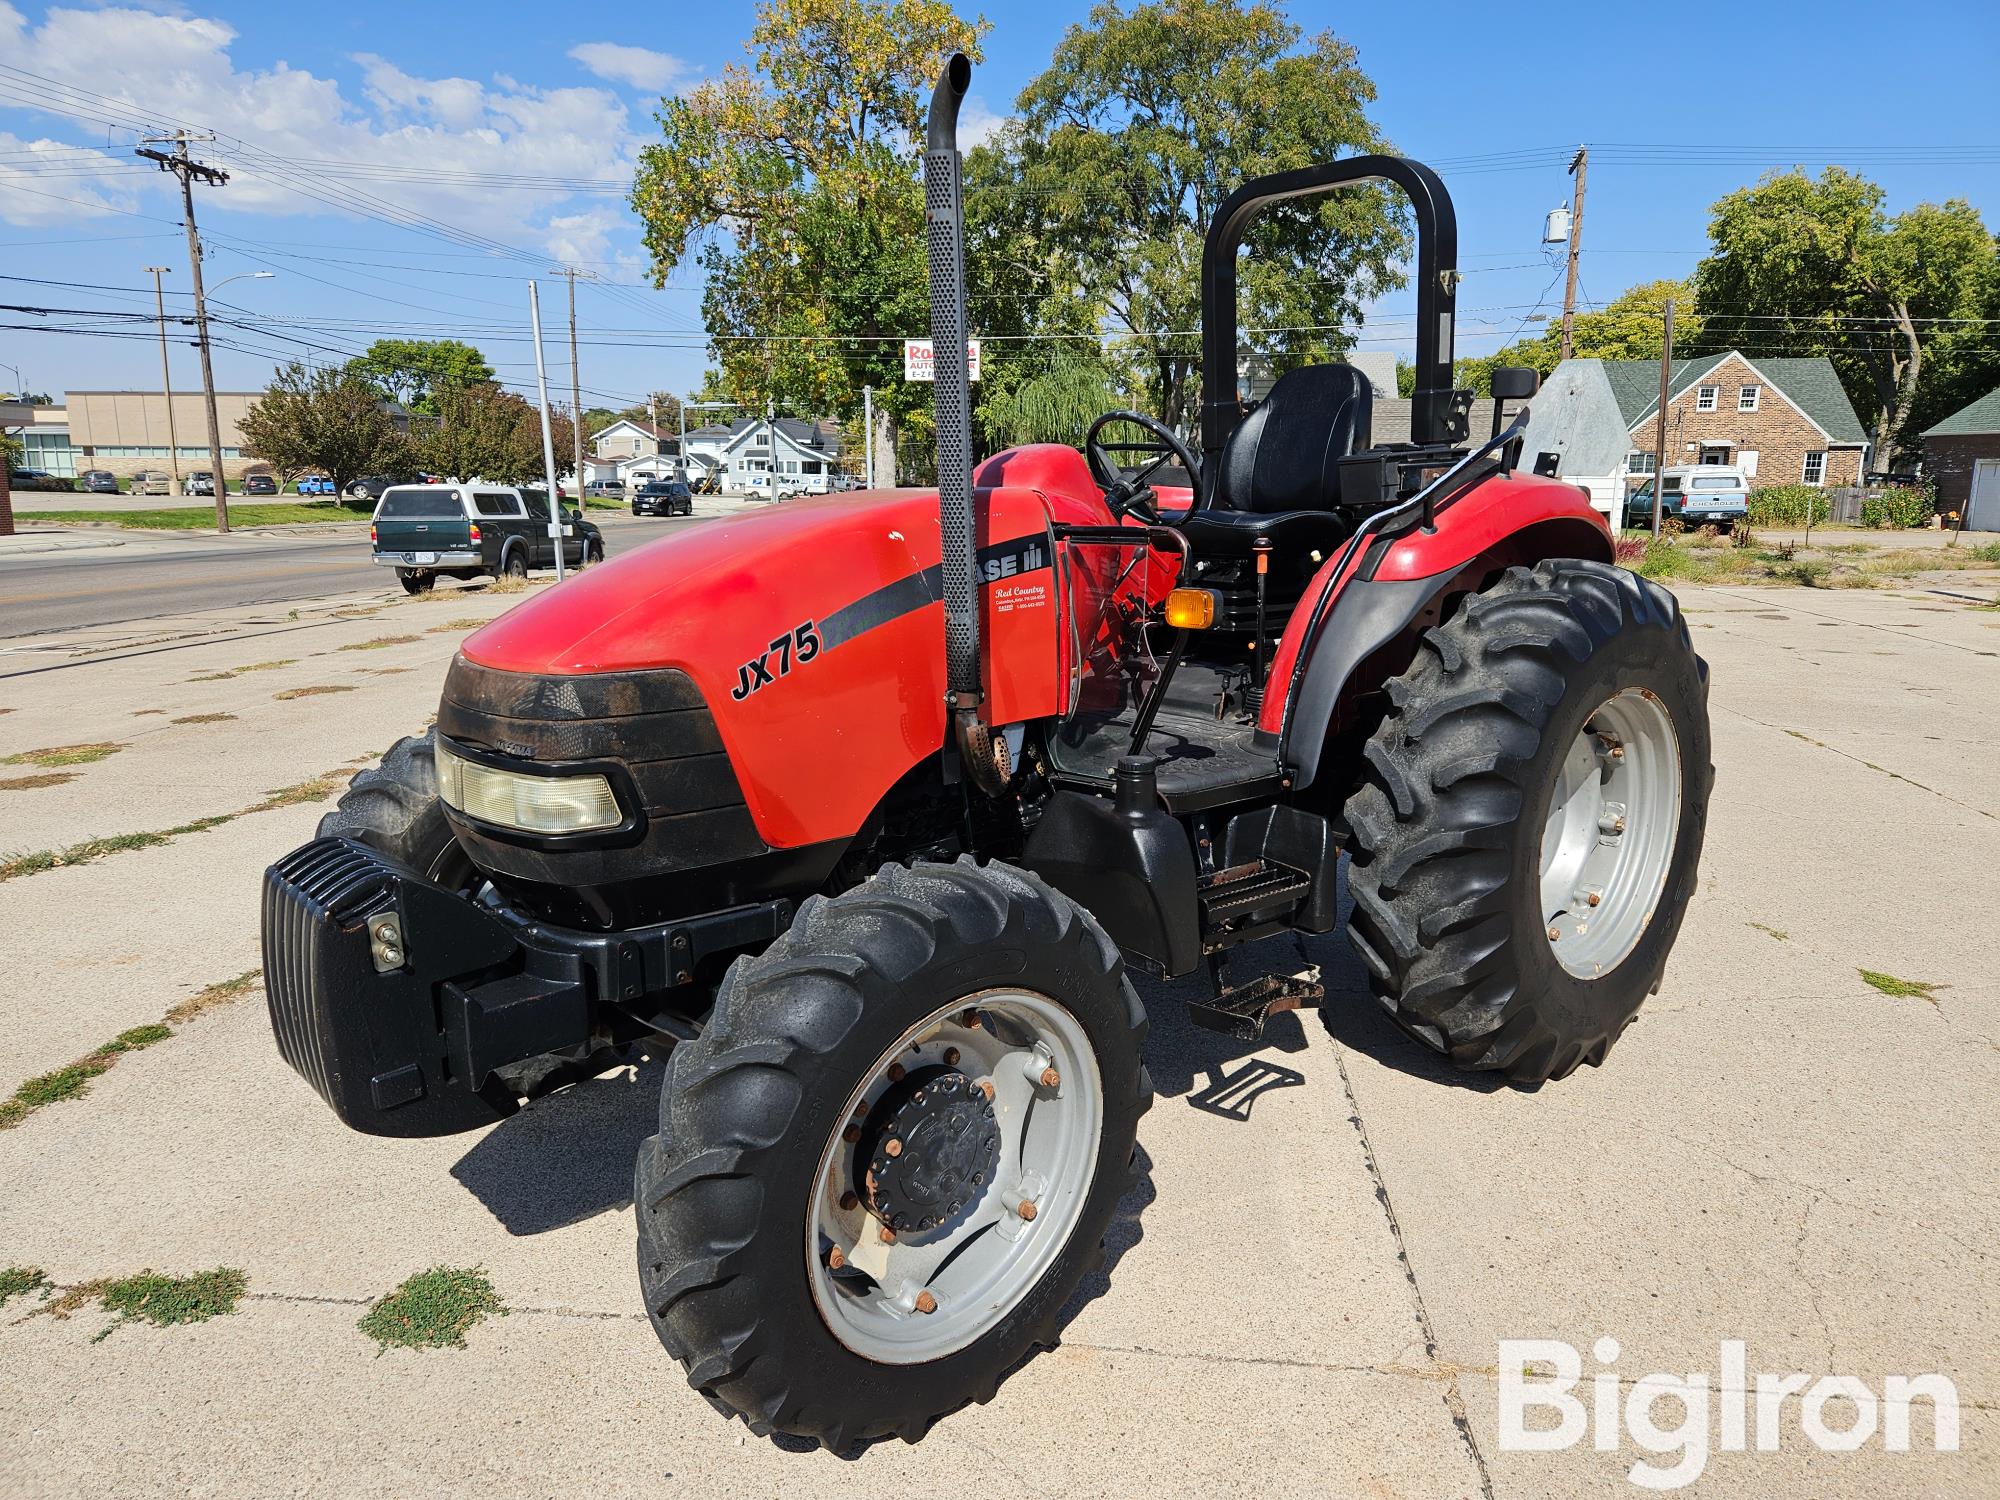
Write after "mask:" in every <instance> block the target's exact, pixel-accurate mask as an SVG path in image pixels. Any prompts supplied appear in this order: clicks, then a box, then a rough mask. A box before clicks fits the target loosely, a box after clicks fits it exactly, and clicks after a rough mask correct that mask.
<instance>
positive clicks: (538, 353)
mask: <svg viewBox="0 0 2000 1500" xmlns="http://www.w3.org/2000/svg"><path fill="white" fill-rule="evenodd" d="M528 321H529V322H530V323H532V324H533V325H534V330H535V394H536V395H537V396H539V397H540V398H541V408H542V469H543V472H545V473H546V474H547V475H548V477H549V540H550V541H552V542H554V543H555V548H556V582H557V583H561V582H562V581H563V531H564V529H565V527H564V522H563V508H562V492H561V491H560V490H558V489H557V488H556V449H555V441H554V439H553V438H551V437H550V435H549V372H548V370H547V369H546V368H545V367H544V366H543V364H542V290H541V288H540V287H539V286H538V285H536V284H535V283H534V282H533V281H530V282H529V283H528Z"/></svg>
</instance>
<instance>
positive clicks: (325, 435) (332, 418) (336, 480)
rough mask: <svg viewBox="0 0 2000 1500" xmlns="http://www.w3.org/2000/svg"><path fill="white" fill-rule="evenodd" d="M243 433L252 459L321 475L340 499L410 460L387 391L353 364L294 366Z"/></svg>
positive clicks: (276, 378)
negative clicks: (387, 406) (368, 477)
mask: <svg viewBox="0 0 2000 1500" xmlns="http://www.w3.org/2000/svg"><path fill="white" fill-rule="evenodd" d="M237 429H238V431H240V432H241V433H242V434H243V451H244V452H245V453H246V454H248V455H249V456H250V457H252V458H261V459H263V460H264V461H265V462H266V463H268V464H269V465H270V466H271V467H272V468H273V469H276V470H277V471H278V473H279V474H281V475H283V476H285V477H286V478H291V477H292V476H294V475H297V474H303V473H305V472H307V471H308V470H318V471H319V472H321V473H323V474H325V475H326V476H327V477H328V478H329V479H331V480H332V481H333V486H334V492H335V493H336V494H345V493H346V492H347V487H348V485H349V484H351V483H353V482H354V481H355V480H357V479H359V478H361V476H362V475H364V474H373V473H378V472H380V471H382V470H384V469H394V468H397V467H399V466H401V465H402V464H403V463H404V462H405V461H406V451H405V450H406V443H405V439H404V436H403V434H402V433H401V432H400V431H398V430H397V427H396V423H395V421H394V419H393V418H392V417H391V416H390V415H389V413H388V412H387V411H385V410H384V409H383V405H382V393H381V391H380V390H379V389H378V388H377V387H376V386H375V385H374V383H373V382H372V381H370V380H368V379H366V378H365V377H363V376H362V375H361V374H360V373H358V372H357V371H355V370H354V369H353V367H352V366H351V365H350V366H348V367H346V368H343V369H334V368H330V367H326V366H321V367H319V368H317V369H307V368H306V367H305V366H304V365H302V364H298V363H296V362H294V363H292V364H289V365H286V366H285V367H284V368H283V369H281V370H279V371H278V372H277V373H276V374H275V375H273V376H272V378H271V383H270V385H269V386H267V387H266V388H265V391H264V394H263V395H262V396H260V397H258V398H257V400H256V401H255V402H253V403H252V404H251V406H250V409H249V410H248V411H247V412H245V413H244V415H243V418H242V420H241V421H240V422H238V423H237Z"/></svg>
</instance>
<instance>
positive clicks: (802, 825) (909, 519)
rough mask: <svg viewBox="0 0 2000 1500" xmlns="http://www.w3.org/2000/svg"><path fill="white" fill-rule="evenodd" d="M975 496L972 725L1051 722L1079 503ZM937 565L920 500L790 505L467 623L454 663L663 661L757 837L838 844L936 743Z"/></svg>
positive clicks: (892, 496)
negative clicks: (1062, 534)
mask: <svg viewBox="0 0 2000 1500" xmlns="http://www.w3.org/2000/svg"><path fill="white" fill-rule="evenodd" d="M984 473H985V471H984V470H982V475H983V474H984ZM1092 498H1095V497H1094V494H1093V497H1092ZM974 501H975V503H974V515H975V520H976V523H977V524H976V540H977V545H978V568H977V576H978V578H979V579H980V585H981V586H980V591H979V595H980V609H981V615H982V621H981V640H982V642H983V643H984V656H985V671H986V694H987V703H986V709H985V712H986V715H987V717H988V719H989V721H990V722H991V723H994V724H996V725H1004V724H1012V723H1017V722H1020V721H1023V720H1029V719H1036V718H1042V717H1046V716H1048V715H1050V714H1056V713H1060V712H1062V711H1063V710H1064V708H1065V706H1066V701H1067V692H1068V687H1067V674H1066V670H1065V655H1064V653H1065V650H1066V647H1065V643H1064V639H1063V638H1064V636H1065V634H1066V632H1065V631H1063V630H1060V629H1059V628H1058V622H1059V620H1060V618H1061V616H1060V598H1059V595H1060V588H1059V583H1058V577H1057V567H1056V561H1057V552H1056V542H1055V537H1054V534H1053V523H1054V521H1055V519H1057V518H1058V515H1060V518H1061V519H1066V520H1067V519H1087V518H1089V507H1088V506H1087V505H1079V503H1078V502H1076V501H1074V500H1072V499H1070V498H1068V497H1067V496H1056V497H1054V498H1053V499H1052V498H1051V497H1050V496H1049V494H1048V493H1047V492H1045V491H1044V490H1042V489H1039V488H1033V487H1029V486H1026V485H1011V484H1003V485H999V486H995V487H990V488H982V489H979V490H977V491H975V496H974ZM1096 511H1097V516H1098V517H1099V518H1102V517H1103V516H1104V511H1103V507H1102V503H1101V501H1100V502H1098V504H1097V506H1096ZM1099 523H1100V524H1101V520H1100V522H1099ZM939 556H940V542H939V527H938V501H937V493H936V491H935V490H874V491H864V492H862V493H858V494H851V495H837V496H827V497H824V498H820V499H811V500H788V501H784V502H780V503H777V504H773V505H772V506H770V508H769V509H759V510H754V511H749V512H746V513H744V514H741V515H738V516H732V517H728V518H726V519H720V520H714V521H710V522H707V523H705V524H703V525H700V526H696V527H691V528H688V529H685V530H682V531H679V532H676V533H675V534H673V535H671V536H666V537H662V538H660V539H659V540H658V541H654V542H650V543H648V544H646V545H644V546H642V547H639V548H637V549H635V550H634V551H631V552H628V553H624V554H622V555H621V556H618V557H616V558H613V559H611V560H610V561H608V562H605V563H601V564H599V565H598V566H596V567H593V568H590V569H588V570H586V571H584V572H582V573H579V574H577V575H575V576H573V577H572V578H570V579H569V580H568V581H566V582H564V583H563V584H561V585H559V586H558V587H555V588H552V589H549V590H547V591H546V592H544V593H541V594H538V595H537V596H535V597H534V598H532V599H529V600H528V601H526V602H524V603H523V604H521V605H519V606H518V607H516V608H515V609H513V610H511V611H509V612H508V613H507V614H505V615H503V616H501V617H500V618H499V619H498V620H495V621H494V622H493V623H492V624H490V625H487V626H485V627H484V628H483V629H481V630H478V631H476V632H474V633H473V634H472V635H471V636H470V637H468V638H467V640H466V641H465V644H464V646H463V647H462V648H461V649H462V655H463V657H464V659H465V661H466V662H467V663H469V664H471V665H472V666H474V667H477V668H484V669H487V670H488V671H490V672H496V673H510V674H523V675H530V676H539V677H542V678H547V679H556V680H562V679H571V680H574V679H584V678H591V677H599V676H607V675H610V674H633V673H651V672H658V671H662V670H671V671H672V672H674V673H677V674H679V675H680V676H681V677H682V678H684V679H685V680H686V682H687V684H688V685H689V687H690V688H691V690H692V691H693V692H694V693H696V694H698V695H699V700H700V702H702V703H703V704H705V705H706V709H707V711H708V713H709V714H710V715H712V716H713V720H714V733H715V735H716V737H717V738H718V739H719V740H720V746H721V749H722V750H723V751H725V752H726V753H727V755H728V757H729V766H730V768H731V769H733V771H734V773H735V779H736V781H737V783H738V784H739V785H740V787H741V791H742V797H743V802H744V804H745V806H746V807H747V809H748V812H749V815H750V818H751V820H752V822H753V823H754V825H755V828H756V832H757V835H758V837H759V838H760V839H761V840H762V841H763V843H764V844H765V845H767V846H768V847H770V848H772V849H786V848H797V847H800V846H803V845H807V844H815V843H820V842H823V841H826V840H830V839H840V838H846V837H849V836H851V835H853V834H854V833H855V832H856V831H857V830H858V829H859V828H860V826H861V824H862V822H863V821H864V820H865V819H866V818H867V816H868V814H869V813H870V812H871V811H872V810H873V809H874V808H875V807H876V805H877V804H878V803H879V802H880V801H881V799H882V797H883V796H884V795H885V794H886V793H887V792H888V791H889V789H890V788H891V787H892V786H893V785H894V784H895V783H896V781H897V780H898V779H899V778H900V777H901V776H902V775H903V774H904V773H905V772H906V771H908V770H909V769H910V768H911V767H912V766H914V765H916V764H917V763H918V762H920V761H922V760H924V759H925V758H926V757H928V756H930V755H933V754H935V753H936V752H937V751H938V749H939V748H940V747H941V746H942V745H943V743H944V738H945V726H946V713H945V702H944V695H945V672H944V608H943V604H942V602H941V598H942V591H941V586H940V576H941V568H940V563H939ZM627 680H629V678H628V679H627ZM573 685H574V686H578V687H581V686H583V685H584V684H582V683H581V682H574V683H573Z"/></svg>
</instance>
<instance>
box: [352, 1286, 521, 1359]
mask: <svg viewBox="0 0 2000 1500" xmlns="http://www.w3.org/2000/svg"><path fill="white" fill-rule="evenodd" d="M506 1311H507V1309H506V1308H504V1307H502V1306H501V1305H500V1294H499V1293H498V1292H496V1291H494V1290H493V1283H492V1282H490V1281H488V1280H487V1279H486V1273H485V1272H484V1271H482V1270H480V1269H479V1268H478V1267H476V1266H475V1267H472V1268H471V1269H465V1268H462V1267H457V1266H433V1267H432V1268H431V1269H430V1270H428V1271H419V1272H418V1273H417V1274H416V1275H414V1276H412V1277H411V1278H410V1279H409V1280H407V1281H405V1282H404V1283H403V1284H402V1285H401V1286H399V1287H397V1288H396V1290H395V1291H393V1292H391V1293H389V1295H388V1296H386V1297H384V1298H382V1299H381V1300H380V1301H379V1302H377V1303H376V1304H375V1305H374V1306H373V1307H371V1308H369V1309H368V1311H367V1312H366V1313H365V1314H363V1315H362V1318H361V1322H360V1323H359V1325H358V1326H359V1327H360V1329H361V1331H362V1332H363V1333H365V1334H367V1335H368V1337H370V1338H371V1339H373V1340H375V1342H376V1343H378V1344H380V1345H381V1346H382V1347H383V1348H384V1349H445V1348H451V1349H463V1348H464V1347H465V1335H466V1332H467V1330H469V1329H470V1328H471V1327H472V1326H473V1325H474V1324H475V1323H478V1322H479V1321H481V1320H482V1319H484V1318H486V1317H488V1316H490V1315H494V1314H504V1313H505V1312H506Z"/></svg>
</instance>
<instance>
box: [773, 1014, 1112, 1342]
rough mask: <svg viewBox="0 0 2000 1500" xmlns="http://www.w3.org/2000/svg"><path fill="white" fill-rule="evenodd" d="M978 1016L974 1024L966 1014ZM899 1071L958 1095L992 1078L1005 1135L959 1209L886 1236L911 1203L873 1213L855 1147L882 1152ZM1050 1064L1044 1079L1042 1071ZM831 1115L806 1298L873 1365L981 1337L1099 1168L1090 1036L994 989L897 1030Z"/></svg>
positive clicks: (1079, 1204)
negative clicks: (849, 1135)
mask: <svg viewBox="0 0 2000 1500" xmlns="http://www.w3.org/2000/svg"><path fill="white" fill-rule="evenodd" d="M973 1016H976V1017H977V1022H976V1024H967V1018H968V1017H973ZM948 1054H951V1055H955V1057H956V1061H955V1062H949V1061H947V1056H948ZM892 1067H899V1068H901V1069H902V1070H903V1075H902V1077H903V1080H910V1081H923V1080H929V1081H930V1082H931V1083H933V1084H935V1083H936V1082H939V1081H941V1080H943V1079H944V1078H946V1077H947V1076H948V1075H953V1074H955V1075H957V1077H958V1078H959V1079H961V1080H964V1081H963V1082H959V1083H954V1084H950V1085H948V1086H947V1087H948V1090H949V1091H950V1092H952V1093H953V1094H954V1096H967V1094H966V1091H967V1088H968V1085H971V1084H976V1083H979V1082H990V1083H991V1084H992V1085H993V1095H992V1098H991V1099H990V1101H988V1103H987V1108H989V1109H990V1113H991V1119H992V1123H993V1125H995V1126H997V1129H998V1134H999V1144H998V1154H997V1162H996V1165H995V1166H994V1168H993V1170H992V1171H990V1172H987V1173H983V1174H982V1176H983V1177H984V1179H985V1180H983V1181H981V1182H979V1183H978V1184H977V1185H976V1186H975V1187H973V1188H972V1190H971V1192H970V1193H968V1195H967V1196H965V1197H963V1198H962V1200H961V1201H960V1207H959V1209H958V1211H957V1212H956V1213H952V1214H950V1215H949V1216H948V1217H946V1218H945V1219H944V1220H943V1221H942V1222H939V1223H938V1224H937V1225H936V1227H934V1228H931V1229H928V1230H926V1229H922V1228H907V1229H904V1230H902V1231H899V1232H896V1233H895V1234H894V1235H893V1238H892V1239H891V1240H889V1241H885V1240H884V1239H883V1238H882V1234H881V1231H882V1229H883V1228H884V1226H885V1223H886V1219H885V1216H884V1215H885V1214H886V1215H887V1217H891V1218H893V1217H898V1216H899V1214H901V1213H906V1212H909V1211H910V1210H909V1208H908V1206H907V1205H902V1206H898V1205H896V1204H894V1203H893V1202H889V1203H887V1204H886V1206H885V1207H884V1209H883V1212H881V1213H878V1212H877V1208H876V1205H875V1204H874V1203H872V1202H871V1201H870V1198H871V1188H870V1186H869V1183H868V1181H867V1180H866V1178H865V1173H866V1171H867V1165H866V1162H865V1160H863V1157H864V1154H865V1153H869V1152H870V1151H871V1149H872V1150H874V1151H876V1152H879V1151H880V1150H881V1149H882V1147H881V1145H880V1140H881V1136H882V1130H883V1120H884V1117H883V1115H882V1112H881V1111H882V1107H883V1106H884V1105H885V1096H889V1095H891V1091H892V1090H895V1089H899V1088H903V1087H904V1085H903V1082H902V1081H899V1080H896V1079H892V1078H891V1075H890V1069H891V1068H892ZM1050 1069H1053V1070H1054V1073H1055V1076H1056V1079H1057V1081H1056V1082H1055V1083H1054V1084H1053V1085H1050V1084H1048V1083H1045V1082H1044V1081H1043V1080H1044V1077H1045V1076H1046V1074H1047V1072H1048V1070H1050ZM904 1092H905V1093H906V1094H907V1089H904ZM982 1092H983V1091H982ZM892 1097H893V1096H892ZM981 1118H982V1119H983V1115H982V1117H981ZM837 1119H838V1124H837V1125H836V1127H835V1129H834V1131H833V1132H832V1134H831V1136H830V1137H829V1139H828V1140H827V1143H826V1145H825V1146H824V1147H823V1148H822V1150H821V1152H820V1162H819V1171H818V1175H817V1176H816V1178H815V1180H814V1184H813V1195H812V1200H811V1202H810V1204H809V1205H808V1207H807V1210H806V1223H805V1231H806V1232H805V1241H806V1243H805V1253H806V1268H807V1279H808V1282H809V1284H810V1285H811V1288H812V1295H813V1301H814V1303H815V1304H816V1305H817V1306H818V1308H819V1313H820V1317H821V1318H822V1319H823V1320H824V1321H825V1323H826V1326H827V1328H828V1330H829V1331H830V1332H831V1333H832V1334H833V1336H834V1337H835V1338H836V1339H838V1340H839V1341H840V1342H841V1343H842V1344H843V1345H844V1346H845V1347H847V1348H848V1349H850V1350H852V1351H853V1352H854V1353H856V1354H859V1355H862V1356H863V1357H865V1358H867V1359H872V1360H875V1361H876V1362H878V1363H881V1364H898V1365H900V1364H920V1363H923V1362H925V1361H929V1360H935V1359H942V1358H944V1357H945V1356H947V1355H950V1354H954V1353H956V1352H958V1351H959V1350H961V1349H963V1348H965V1347H967V1346H968V1345H970V1344H973V1343H975V1342H977V1341H978V1340H979V1339H980V1338H981V1337H982V1336H983V1335H985V1334H986V1333H988V1332H990V1331H991V1330H992V1329H993V1327H994V1326H995V1325H996V1324H998V1323H999V1322H1000V1321H1001V1320H1002V1319H1004V1318H1005V1317H1006V1316H1007V1315H1008V1314H1009V1313H1010V1312H1012V1311H1013V1310H1014V1308H1015V1307H1017V1306H1018V1305H1019V1304H1020V1302H1021V1301H1022V1299H1023V1298H1025V1297H1026V1296H1027V1295H1028V1294H1029V1293H1030V1292H1032V1291H1033V1290H1034V1288H1035V1287H1036V1286H1037V1285H1039V1284H1040V1282H1041V1280H1042V1278H1043V1277H1044V1276H1045V1275H1046V1274H1047V1273H1048V1270H1049V1268H1050V1267H1051V1266H1052V1265H1053V1264H1054V1263H1055V1260H1056V1257H1057V1256H1059V1255H1060V1254H1061V1253H1062V1251H1063V1248H1064V1246H1066V1245H1067V1244H1068V1243H1069V1241H1070V1239H1071V1237H1072V1236H1073V1235H1074V1233H1075V1231H1076V1227H1077V1224H1078V1222H1079V1221H1080V1220H1081V1219H1082V1217H1083V1210H1084V1205H1085V1204H1086V1203H1087V1202H1088V1200H1089V1197H1090V1189H1091V1185H1092V1182H1093V1181H1094V1179H1095V1177H1096V1172H1097V1153H1098V1147H1099V1143H1100V1141H1101V1138H1102V1136H1103V1132H1104V1088H1103V1080H1102V1077H1101V1075H1100V1074H1099V1072H1098V1067H1097V1056H1096V1052H1095V1050H1094V1049H1093V1048H1092V1047H1091V1045H1090V1039H1089V1037H1088V1036H1086V1035H1085V1033H1084V1030H1083V1027H1082V1025H1081V1024H1080V1023H1079V1022H1078V1021H1077V1019H1076V1017H1075V1016H1073V1015H1071V1014H1070V1012H1069V1011H1068V1009H1067V1008H1065V1007H1064V1006H1062V1005H1061V1004H1059V1003H1058V1002H1056V1001H1054V1000H1051V999H1050V998H1048V997H1047V996H1046V995H1039V994H1036V993H1034V992H1032V991H1028V990H988V991H985V992H982V993H980V994H977V995H972V996H968V997H966V998H964V999H960V1000H955V1001H953V1002H952V1003H951V1004H950V1005H946V1006H941V1007H940V1008H939V1009H937V1010H936V1011H934V1012H932V1013H931V1014H930V1015H929V1016H927V1017H925V1018H924V1019H923V1020H922V1021H920V1022H919V1023H918V1024H917V1025H915V1026H912V1027H910V1028H909V1029H908V1030H907V1031H906V1032H904V1034H903V1036H902V1038H901V1039H900V1040H899V1041H898V1042H897V1043H896V1044H895V1045H894V1046H893V1047H891V1048H890V1049H889V1050H888V1051H886V1052H884V1053H883V1054H882V1056H881V1057H880V1058H878V1059H877V1060H876V1062H875V1065H874V1066H873V1067H872V1068H870V1069H869V1071H868V1075H867V1077H866V1078H865V1079H864V1080H863V1082H862V1083H861V1085H860V1086H859V1087H858V1088H856V1089H855V1090H854V1091H853V1093H852V1094H850V1095H849V1096H848V1100H847V1105H846V1107H845V1109H843V1110H842V1112H841V1113H840V1115H839V1116H838V1117H837ZM855 1122H858V1123H860V1124H861V1126H862V1130H861V1135H860V1138H859V1139H858V1140H855V1141H850V1140H848V1139H846V1137H845V1134H844V1132H845V1131H846V1130H847V1128H848V1126H849V1124H850V1123H855ZM890 1138H891V1139H893V1138H894V1137H893V1136H891V1137H890ZM878 1159H879V1157H878ZM857 1167H858V1168H859V1169H860V1171H859V1173H858V1172H857ZM1023 1205H1026V1211H1025V1213H1024V1212H1023ZM836 1249H838V1251H839V1256H838V1257H837V1258H836V1257H835V1256H834V1254H833V1252H834V1251H835V1250H836ZM836 1259H837V1260H838V1262H839V1263H838V1265H836V1264H835V1261H836ZM926 1303H928V1304H929V1306H930V1310H929V1311H925V1310H923V1309H924V1305H925V1304H926Z"/></svg>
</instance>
